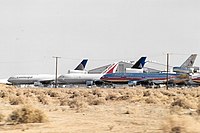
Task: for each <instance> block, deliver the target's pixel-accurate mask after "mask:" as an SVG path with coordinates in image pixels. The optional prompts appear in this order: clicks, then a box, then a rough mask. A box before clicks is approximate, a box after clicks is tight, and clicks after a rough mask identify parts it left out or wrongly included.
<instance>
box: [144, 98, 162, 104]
mask: <svg viewBox="0 0 200 133" xmlns="http://www.w3.org/2000/svg"><path fill="white" fill-rule="evenodd" d="M145 102H146V103H148V104H151V103H152V104H157V103H159V99H158V98H157V97H155V96H149V97H147V98H146V99H145Z"/></svg>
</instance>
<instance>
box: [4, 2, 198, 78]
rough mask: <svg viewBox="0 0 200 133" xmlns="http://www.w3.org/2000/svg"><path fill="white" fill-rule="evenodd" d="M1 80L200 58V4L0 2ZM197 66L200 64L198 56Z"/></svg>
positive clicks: (177, 63) (171, 63)
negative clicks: (81, 65) (142, 58)
mask: <svg viewBox="0 0 200 133" xmlns="http://www.w3.org/2000/svg"><path fill="white" fill-rule="evenodd" d="M0 17H1V21H0V50H1V52H0V58H1V60H0V77H9V76H12V75H16V74H39V73H50V74H53V73H54V72H55V71H54V69H55V60H54V59H53V58H52V56H60V57H62V58H61V59H60V60H59V73H61V74H62V73H66V72H67V70H68V69H73V68H74V67H75V66H76V65H77V64H78V63H79V62H80V60H82V58H88V59H89V62H88V65H87V69H91V68H94V67H98V66H101V65H104V64H108V63H112V62H114V61H120V60H137V59H138V58H139V57H140V56H142V55H146V56H147V57H148V59H149V60H153V61H157V62H161V63H165V62H166V53H167V52H169V53H171V55H170V65H176V66H177V65H180V64H182V63H183V61H185V59H186V58H187V57H188V56H189V55H190V54H191V53H197V54H198V55H199V54H200V1H199V0H0ZM195 65H196V66H200V57H197V60H196V62H195Z"/></svg>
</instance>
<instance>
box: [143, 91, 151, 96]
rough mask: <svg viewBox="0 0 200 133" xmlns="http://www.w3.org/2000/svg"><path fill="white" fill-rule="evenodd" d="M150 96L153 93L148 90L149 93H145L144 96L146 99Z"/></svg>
mask: <svg viewBox="0 0 200 133" xmlns="http://www.w3.org/2000/svg"><path fill="white" fill-rule="evenodd" d="M150 95H151V91H150V90H147V91H144V92H143V96H144V97H147V96H150Z"/></svg>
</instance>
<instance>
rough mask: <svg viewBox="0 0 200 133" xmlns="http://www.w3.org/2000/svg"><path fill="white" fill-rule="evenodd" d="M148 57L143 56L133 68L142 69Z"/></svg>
mask: <svg viewBox="0 0 200 133" xmlns="http://www.w3.org/2000/svg"><path fill="white" fill-rule="evenodd" d="M146 58H147V57H141V58H140V59H139V60H138V61H137V62H136V63H135V64H134V65H133V66H132V67H131V68H136V69H142V68H143V67H144V64H145V63H146V62H145V60H146Z"/></svg>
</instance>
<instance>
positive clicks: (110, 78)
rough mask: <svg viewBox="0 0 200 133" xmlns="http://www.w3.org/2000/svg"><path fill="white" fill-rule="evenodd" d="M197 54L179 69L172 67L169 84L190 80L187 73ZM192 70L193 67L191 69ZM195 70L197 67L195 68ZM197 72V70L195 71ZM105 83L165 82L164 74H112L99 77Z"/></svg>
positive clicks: (165, 75) (183, 83) (165, 74)
mask: <svg viewBox="0 0 200 133" xmlns="http://www.w3.org/2000/svg"><path fill="white" fill-rule="evenodd" d="M196 56H197V54H192V55H191V56H190V57H189V58H188V59H187V60H186V61H185V62H184V63H183V64H182V65H181V66H180V67H174V72H169V73H168V79H169V83H171V84H177V85H178V84H179V85H185V84H187V83H188V81H189V80H190V78H189V75H188V73H189V72H190V70H191V68H192V66H193V64H194V60H195V59H196ZM193 68H194V67H193ZM196 68H197V67H196ZM196 68H195V69H196ZM196 70H197V69H196ZM101 80H102V81H103V82H105V83H108V82H109V83H117V84H118V83H123V84H127V83H128V84H129V83H130V84H135V85H136V84H152V83H153V84H165V83H166V80H167V73H166V72H155V73H143V72H142V73H138V72H133V73H131V72H127V73H113V74H105V75H104V76H102V77H101Z"/></svg>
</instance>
